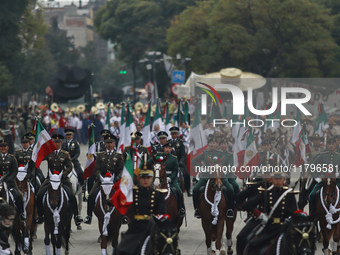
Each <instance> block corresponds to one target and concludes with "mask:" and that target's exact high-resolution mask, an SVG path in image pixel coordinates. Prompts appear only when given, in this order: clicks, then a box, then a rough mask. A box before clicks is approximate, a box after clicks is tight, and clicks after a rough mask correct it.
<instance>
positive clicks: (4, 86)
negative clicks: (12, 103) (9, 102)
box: [0, 64, 13, 98]
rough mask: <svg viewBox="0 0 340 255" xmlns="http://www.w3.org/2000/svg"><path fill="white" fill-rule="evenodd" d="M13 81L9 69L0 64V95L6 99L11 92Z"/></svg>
mask: <svg viewBox="0 0 340 255" xmlns="http://www.w3.org/2000/svg"><path fill="white" fill-rule="evenodd" d="M12 79H13V77H12V75H11V74H10V72H9V70H8V69H7V67H6V66H4V65H2V64H0V95H1V97H2V98H6V96H7V95H8V94H9V92H10V91H11V85H12Z"/></svg>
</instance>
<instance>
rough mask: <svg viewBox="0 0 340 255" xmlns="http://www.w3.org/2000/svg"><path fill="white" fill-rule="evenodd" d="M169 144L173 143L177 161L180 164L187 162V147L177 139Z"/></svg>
mask: <svg viewBox="0 0 340 255" xmlns="http://www.w3.org/2000/svg"><path fill="white" fill-rule="evenodd" d="M168 141H169V142H171V145H172V147H173V151H174V153H175V155H176V156H177V160H178V162H183V163H184V161H185V158H186V157H185V156H186V153H185V146H184V144H183V141H182V140H180V139H178V138H176V139H169V140H168Z"/></svg>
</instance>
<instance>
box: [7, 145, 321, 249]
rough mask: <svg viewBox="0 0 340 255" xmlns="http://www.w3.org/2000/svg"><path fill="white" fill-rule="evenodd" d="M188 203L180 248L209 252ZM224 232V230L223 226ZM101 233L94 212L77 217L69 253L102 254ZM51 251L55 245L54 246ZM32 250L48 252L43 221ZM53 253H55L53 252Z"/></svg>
mask: <svg viewBox="0 0 340 255" xmlns="http://www.w3.org/2000/svg"><path fill="white" fill-rule="evenodd" d="M80 148H81V155H80V157H79V161H80V163H81V165H82V166H83V167H84V166H85V162H86V153H87V149H88V148H87V146H86V145H81V146H80ZM41 169H42V170H43V172H44V174H45V176H46V173H47V164H46V162H43V163H42V164H41ZM298 177H299V173H293V174H292V181H291V184H294V183H295V181H296V180H297V178H298ZM238 183H239V185H240V187H242V181H241V180H239V179H238ZM184 200H185V206H186V210H187V218H186V219H187V226H185V221H184V222H183V225H182V227H181V230H180V233H179V236H180V240H179V248H180V249H181V254H190V255H206V254H207V252H206V245H205V236H204V231H203V228H202V226H201V220H200V219H196V218H194V210H193V204H192V197H187V195H186V194H185V195H184ZM86 208H87V205H86V203H83V209H82V212H81V215H82V216H83V218H85V216H86ZM305 211H306V212H308V206H306V207H305ZM245 219H246V214H245V213H244V212H241V213H240V212H238V214H237V219H236V221H235V224H234V232H233V237H232V242H233V250H234V254H236V236H237V233H239V232H240V230H241V229H242V228H243V226H244V225H245V223H244V220H245ZM126 229H127V225H123V226H122V227H121V231H125V230H126ZM224 233H225V230H224ZM98 237H99V230H98V221H97V218H96V216H95V215H93V218H92V224H91V225H87V224H82V230H77V228H76V226H75V224H74V221H73V220H72V233H71V238H70V243H71V244H70V254H74V255H76V254H81V255H93V254H101V248H100V243H98V242H97V239H98ZM224 242H226V239H225V234H224ZM10 245H11V248H10V249H11V251H12V252H13V253H14V242H13V239H12V238H10ZM321 248H322V247H321V244H317V252H316V254H321ZM111 252H112V247H111V245H110V246H109V247H108V254H111ZM51 253H52V248H51ZM33 254H34V255H44V254H46V251H45V245H44V227H43V225H39V227H38V231H37V239H35V240H34V242H33ZM52 254H53V253H52ZM62 254H64V250H62Z"/></svg>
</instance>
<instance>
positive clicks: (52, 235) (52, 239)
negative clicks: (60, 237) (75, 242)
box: [51, 234, 57, 255]
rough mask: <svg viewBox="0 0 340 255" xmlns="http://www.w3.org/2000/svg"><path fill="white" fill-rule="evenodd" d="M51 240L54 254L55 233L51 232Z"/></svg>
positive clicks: (54, 254)
mask: <svg viewBox="0 0 340 255" xmlns="http://www.w3.org/2000/svg"><path fill="white" fill-rule="evenodd" d="M51 242H52V247H53V255H56V249H55V248H56V245H57V240H56V235H55V234H51Z"/></svg>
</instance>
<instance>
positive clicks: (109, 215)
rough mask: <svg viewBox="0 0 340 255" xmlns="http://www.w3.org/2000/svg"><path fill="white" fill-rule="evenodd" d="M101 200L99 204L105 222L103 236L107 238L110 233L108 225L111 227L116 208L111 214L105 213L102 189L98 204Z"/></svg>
mask: <svg viewBox="0 0 340 255" xmlns="http://www.w3.org/2000/svg"><path fill="white" fill-rule="evenodd" d="M98 198H99V204H100V209H101V210H102V213H103V215H104V222H103V229H102V231H103V235H104V236H107V235H108V232H107V225H109V223H110V219H111V214H112V213H113V211H114V210H115V207H114V206H113V207H112V210H111V211H109V212H105V210H104V207H103V201H102V189H100V192H99V193H98V195H97V197H96V200H95V201H96V203H97V201H98Z"/></svg>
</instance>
